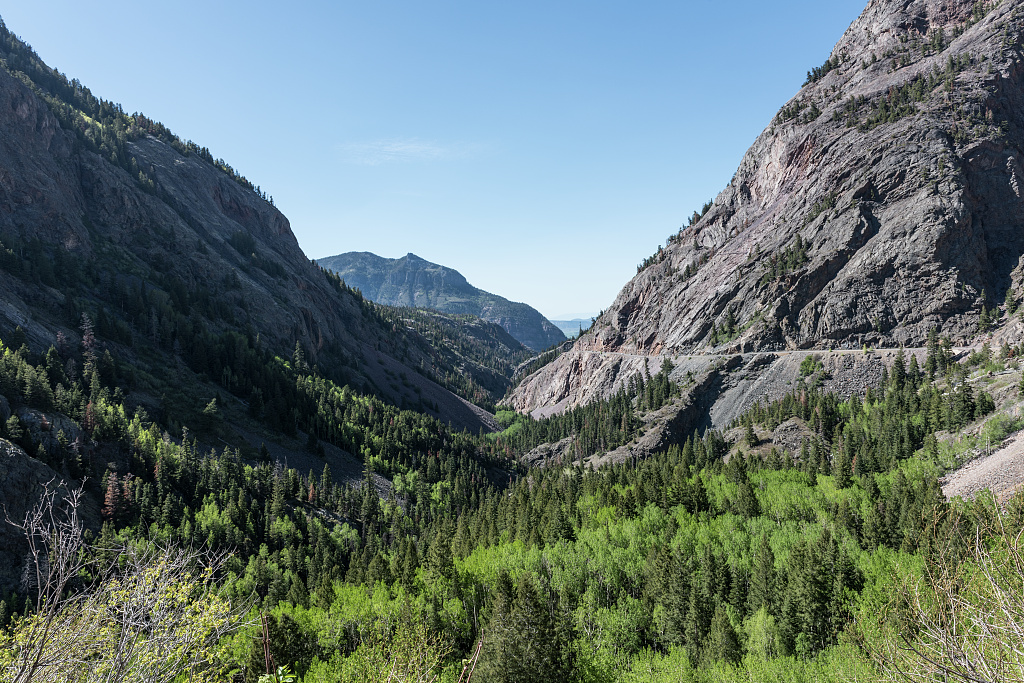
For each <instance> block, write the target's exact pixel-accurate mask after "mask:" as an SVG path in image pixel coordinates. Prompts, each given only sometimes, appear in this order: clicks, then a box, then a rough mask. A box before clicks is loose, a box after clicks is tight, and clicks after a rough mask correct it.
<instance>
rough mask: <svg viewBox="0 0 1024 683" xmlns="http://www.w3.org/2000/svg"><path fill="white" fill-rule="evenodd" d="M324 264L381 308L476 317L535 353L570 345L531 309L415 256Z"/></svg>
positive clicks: (357, 256) (360, 257) (342, 258)
mask: <svg viewBox="0 0 1024 683" xmlns="http://www.w3.org/2000/svg"><path fill="white" fill-rule="evenodd" d="M318 263H320V265H322V266H324V267H325V268H328V269H330V270H333V271H335V272H336V273H338V275H340V276H341V277H342V279H344V280H345V282H347V283H348V284H349V285H351V286H353V287H358V288H359V289H360V290H361V291H362V292H363V294H364V295H365V296H366V297H367V298H368V299H370V300H371V301H375V302H377V303H381V304H386V305H389V306H411V307H416V308H431V309H435V310H438V311H441V312H443V313H455V314H468V315H475V316H477V317H480V318H483V319H484V320H486V321H488V322H492V323H495V324H497V325H500V326H501V327H503V328H505V330H506V331H507V332H508V333H509V334H510V335H512V337H514V338H515V339H516V340H518V341H519V342H520V343H522V344H524V345H525V346H528V347H529V348H531V349H533V350H535V351H540V350H542V349H546V348H548V347H549V346H552V345H554V344H559V343H561V342H563V341H565V335H564V334H562V332H561V330H559V329H558V328H557V327H556V326H555V325H553V324H552V323H551V322H550V321H548V320H547V319H546V318H545V317H544V316H542V315H541V314H540V313H539V312H537V311H536V310H535V309H533V308H531V307H530V306H527V305H526V304H521V303H516V302H512V301H509V300H508V299H505V298H503V297H500V296H497V295H495V294H491V293H490V292H485V291H483V290H481V289H478V288H476V287H474V286H473V285H471V284H469V282H467V281H466V278H465V277H463V275H462V274H461V273H460V272H459V271H457V270H453V269H452V268H448V267H446V266H442V265H438V264H436V263H431V262H430V261H427V260H426V259H423V258H420V257H419V256H416V255H415V254H413V253H412V252H409V253H408V254H406V255H405V256H403V257H402V258H399V259H388V258H383V257H380V256H376V255H373V254H366V253H358V252H350V253H347V254H339V255H337V256H328V257H326V258H322V259H318Z"/></svg>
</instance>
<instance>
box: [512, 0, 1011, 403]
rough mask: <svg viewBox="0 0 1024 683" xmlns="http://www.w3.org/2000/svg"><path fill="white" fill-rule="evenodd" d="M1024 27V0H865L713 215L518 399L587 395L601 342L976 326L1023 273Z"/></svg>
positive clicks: (804, 340) (861, 338)
mask: <svg viewBox="0 0 1024 683" xmlns="http://www.w3.org/2000/svg"><path fill="white" fill-rule="evenodd" d="M1022 25H1024V15H1022V6H1021V3H1020V2H1007V1H1004V2H1001V3H993V2H976V1H974V0H945V1H943V2H939V1H936V0H913V1H909V2H907V1H902V0H901V1H899V2H897V1H894V0H871V2H870V3H869V4H868V6H867V8H866V9H865V10H864V12H863V13H862V14H861V16H860V17H859V18H858V19H857V20H856V21H855V22H854V23H853V24H852V25H851V26H850V28H849V29H848V30H847V31H846V33H845V34H844V35H843V36H842V38H841V39H840V40H839V42H838V43H837V44H836V46H835V48H834V50H833V51H832V54H831V55H830V57H829V60H828V61H827V62H826V63H825V64H824V65H823V66H822V67H819V68H818V69H815V70H814V71H813V72H812V73H811V74H809V77H808V83H807V84H806V85H805V86H804V87H803V89H801V90H800V92H799V93H797V95H796V96H795V97H794V98H793V99H792V100H790V101H789V102H788V103H787V104H786V105H785V106H784V107H783V108H782V110H781V111H780V112H779V113H778V115H777V116H776V117H775V118H774V119H773V120H772V122H771V123H770V124H769V126H768V127H767V128H766V129H765V131H764V132H763V133H762V134H761V135H760V136H759V137H758V139H757V140H756V141H755V143H754V144H753V146H752V147H751V148H750V150H749V151H748V152H747V154H746V155H745V157H744V159H743V161H742V163H741V164H740V167H739V169H738V170H737V171H736V174H735V176H734V177H733V178H732V180H731V181H730V182H729V184H728V186H727V187H726V188H725V189H724V190H723V191H722V192H721V193H720V194H719V195H718V197H716V198H715V200H714V204H713V206H712V207H711V208H710V210H709V211H708V212H707V213H706V214H705V215H704V216H703V217H702V218H701V219H700V220H699V221H698V222H696V223H695V224H694V225H692V226H690V227H688V228H686V229H684V230H682V231H680V232H679V233H678V234H676V235H673V236H671V237H670V239H669V243H668V246H667V247H666V248H664V249H662V250H661V251H660V252H659V253H658V254H656V255H655V257H654V258H652V259H651V263H650V265H648V267H647V268H645V269H644V270H643V271H642V272H640V273H639V274H638V275H637V276H636V277H635V278H634V279H633V280H632V281H631V282H629V283H627V284H626V286H625V287H624V288H623V289H622V291H621V292H620V293H619V295H618V297H617V298H616V299H615V301H614V303H612V305H611V306H610V307H609V308H608V310H607V311H605V312H604V314H603V315H602V316H600V318H599V319H598V320H597V323H596V324H595V325H594V327H593V329H592V330H591V332H589V333H588V334H586V335H584V336H583V337H582V338H581V339H580V341H578V342H577V343H576V345H575V347H574V350H573V352H571V353H567V354H563V356H561V357H560V358H559V359H558V360H557V361H556V362H555V363H553V364H551V365H550V366H548V367H546V368H544V369H542V370H541V371H539V373H538V374H536V375H535V376H533V377H532V378H530V379H529V380H527V381H526V382H524V384H523V386H522V387H521V388H520V390H519V391H518V392H517V393H516V395H515V396H514V397H513V403H514V404H515V405H516V406H517V407H518V408H520V409H524V410H536V409H537V408H540V407H542V406H544V405H548V406H551V405H555V404H559V405H574V404H576V403H578V402H580V401H581V400H583V396H584V395H585V394H586V393H587V391H588V390H592V389H591V385H592V382H591V377H597V375H594V374H592V373H590V374H588V372H587V371H585V370H580V367H581V364H588V363H589V364H590V365H592V366H595V367H598V368H600V369H599V370H597V371H596V372H598V373H604V374H608V373H609V363H610V362H611V361H609V360H608V359H607V358H600V357H599V358H598V359H594V358H592V357H591V356H589V355H587V354H593V353H597V354H599V355H600V354H604V353H608V352H613V353H626V354H637V355H659V354H665V355H679V354H686V353H695V352H697V353H709V352H710V353H721V352H733V351H741V350H745V351H754V350H774V349H793V348H823V347H833V346H856V347H858V348H859V347H860V346H861V345H862V344H868V345H875V346H879V347H891V346H895V345H901V344H902V345H907V346H920V345H921V344H922V343H923V340H924V339H925V337H926V335H927V333H928V330H930V329H931V328H933V327H937V328H938V329H939V330H940V332H941V333H942V334H945V335H950V336H951V337H952V338H953V339H954V341H962V340H966V339H967V338H968V337H970V336H972V335H973V334H974V333H975V332H976V331H977V328H978V320H979V316H980V314H981V311H982V309H983V307H985V308H986V309H987V310H991V309H993V308H994V307H996V306H997V305H998V304H999V303H1000V302H1002V301H1003V299H1004V297H1005V296H1006V293H1007V291H1011V292H1015V293H1016V292H1019V288H1020V286H1021V284H1022V270H1021V255H1022V254H1024V230H1022V229H1021V228H1022V224H1024V211H1022V210H1024V203H1022V199H1021V188H1020V184H1021V181H1022V174H1024V167H1022V166H1021V161H1020V159H1021V156H1022V152H1021V148H1022V143H1024V114H1022V112H1024V92H1022V87H1024V83H1022V64H1024V62H1022V59H1024V57H1022V51H1021V47H1022V42H1021V41H1022V34H1021V30H1022ZM612 374H614V375H615V377H613V378H612V381H611V383H610V385H612V386H614V385H616V384H617V383H618V382H619V381H621V378H622V376H623V375H622V373H612ZM607 379H608V378H607V377H606V378H605V380H604V383H605V384H609V383H608V382H607ZM574 387H575V388H574Z"/></svg>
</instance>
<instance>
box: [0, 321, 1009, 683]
mask: <svg viewBox="0 0 1024 683" xmlns="http://www.w3.org/2000/svg"><path fill="white" fill-rule="evenodd" d="M207 338H208V339H209V340H210V341H211V343H212V346H211V348H216V349H217V351H216V354H217V356H218V357H221V356H222V355H223V356H226V357H224V358H223V360H220V361H218V362H220V363H225V364H226V365H225V367H235V368H238V369H239V370H240V371H239V372H237V374H236V371H234V370H233V371H232V373H231V375H230V376H228V375H224V380H225V384H226V385H227V386H225V387H224V388H225V389H226V390H230V391H234V392H236V393H242V394H245V393H249V394H250V395H251V396H256V397H259V396H260V395H263V396H267V397H269V400H268V401H264V402H263V404H262V406H260V404H259V402H258V401H255V402H251V403H250V409H251V410H253V411H254V412H256V413H258V414H259V415H261V416H262V417H263V418H264V419H268V420H269V419H272V418H270V416H269V414H268V413H269V412H270V411H271V409H270V408H269V406H271V405H282V406H283V405H287V406H289V407H290V412H289V413H288V415H289V418H288V419H289V420H290V421H291V423H292V424H293V425H295V424H298V425H301V426H302V427H303V428H304V429H306V430H307V431H310V432H312V433H315V434H316V435H317V438H318V439H319V440H321V441H324V442H328V443H333V444H337V445H340V446H343V447H345V448H347V449H349V450H350V451H351V452H353V453H356V454H357V455H359V456H361V457H362V458H363V460H364V463H365V466H366V473H365V478H364V481H363V483H362V485H361V486H359V487H355V486H341V485H337V484H336V483H335V482H333V481H332V480H331V477H330V474H329V472H325V473H324V474H323V475H321V476H317V475H316V473H315V472H313V473H309V474H303V473H300V472H297V471H295V470H291V469H284V468H280V467H273V466H272V465H271V464H270V463H268V462H255V463H250V462H246V461H245V459H244V458H243V457H242V454H240V453H238V452H237V451H234V450H231V449H226V450H225V451H223V452H220V453H217V452H210V453H202V452H200V451H198V450H197V447H196V445H195V442H194V441H193V440H191V439H187V440H185V441H184V442H182V443H177V442H175V441H173V440H169V439H164V438H163V434H162V431H161V429H160V428H159V427H158V426H157V425H156V424H153V423H152V422H151V421H150V420H149V419H148V418H147V417H146V416H145V415H144V414H143V413H141V412H139V413H138V414H136V415H129V414H126V412H125V409H124V406H123V403H122V402H120V400H119V399H118V395H117V391H116V389H117V387H116V386H114V387H113V388H112V387H111V386H110V385H109V384H107V383H105V381H103V380H101V382H100V386H99V388H98V389H96V390H95V391H93V390H92V389H91V388H90V390H89V391H90V395H92V396H93V398H92V399H91V400H89V399H87V398H86V394H85V389H84V387H83V380H80V379H77V378H70V377H67V376H66V374H64V370H63V365H65V364H62V363H58V362H56V361H54V360H52V355H51V354H47V355H45V356H42V357H34V356H33V355H32V354H31V352H30V351H29V350H28V349H24V350H21V351H17V352H14V351H11V350H10V349H7V348H6V347H2V348H0V387H3V391H4V392H5V395H8V396H9V397H11V398H12V400H13V401H15V402H17V403H21V402H25V401H26V400H28V401H32V402H40V401H43V402H45V401H48V400H52V401H53V404H54V405H57V406H60V405H64V406H66V407H67V409H68V411H69V414H71V415H72V416H75V417H76V418H77V419H80V420H82V422H83V424H84V425H86V426H87V427H88V430H89V432H90V433H91V434H92V435H93V436H94V437H95V438H96V439H98V440H102V441H103V442H104V443H108V444H118V445H119V447H121V448H124V449H125V452H127V453H130V456H129V460H130V468H131V469H130V473H131V474H132V476H131V477H130V478H129V477H127V476H126V474H125V473H123V472H116V473H113V474H111V475H109V476H108V477H107V478H106V492H107V493H108V494H110V496H111V497H110V500H109V502H110V509H111V514H110V521H109V522H108V524H107V525H106V526H105V527H104V530H103V533H102V534H101V536H100V538H99V539H97V541H98V545H99V546H100V547H114V546H116V545H118V544H119V543H121V542H123V541H124V540H128V539H132V538H137V537H139V535H140V534H145V535H146V536H148V537H151V538H159V539H166V540H172V541H175V542H178V543H181V544H191V545H196V546H206V547H209V548H212V549H232V550H234V551H235V556H234V557H233V558H232V559H231V560H230V561H229V563H228V565H227V571H228V574H227V576H226V577H225V579H226V581H225V584H224V588H223V591H222V597H224V598H232V599H238V598H245V597H247V596H250V595H252V594H255V596H256V599H257V601H258V605H259V606H260V607H262V609H264V610H266V611H269V612H270V618H269V630H270V632H271V636H272V639H271V641H272V642H271V647H272V653H273V657H274V661H275V662H276V664H277V665H281V666H284V665H288V666H290V667H292V670H293V671H295V672H296V675H298V676H300V677H302V678H303V679H304V680H363V679H366V678H370V677H371V673H368V672H372V671H375V670H379V668H380V667H381V666H386V665H388V664H390V665H393V666H394V665H401V666H408V667H412V668H410V669H409V670H410V671H413V670H415V671H421V672H428V673H427V675H435V674H439V673H440V672H442V670H446V671H447V674H446V675H454V673H453V672H457V670H461V662H460V661H459V658H461V657H468V656H470V655H471V654H472V653H473V651H474V649H475V647H476V644H477V643H478V642H480V640H481V638H482V639H483V646H482V650H481V656H480V662H479V667H480V668H479V669H478V671H479V676H480V678H479V679H477V678H476V677H475V678H474V680H488V678H489V677H490V678H491V679H493V680H511V679H509V678H508V676H512V675H514V676H516V677H518V678H517V680H553V678H552V676H553V674H552V672H557V676H556V677H555V678H558V679H571V678H572V677H576V678H578V679H580V680H588V681H591V680H592V681H614V680H629V677H630V676H636V675H638V674H637V672H640V671H652V672H659V671H660V672H667V671H676V672H677V673H678V672H681V673H679V677H680V679H681V680H687V677H689V680H723V681H725V680H740V679H743V678H744V677H747V678H750V677H754V678H757V676H758V675H761V674H763V675H764V676H765V678H764V679H763V680H772V679H773V678H772V677H775V679H776V680H781V674H780V673H779V672H781V671H784V670H786V667H787V666H788V667H789V669H791V670H792V671H793V672H796V673H794V674H793V675H794V676H795V677H796V678H795V680H801V679H800V678H799V677H800V676H805V677H806V679H807V680H811V679H812V678H813V676H815V675H821V671H822V670H821V669H820V668H817V667H818V664H817V663H816V662H822V661H832V662H838V661H840V660H841V661H842V662H843V663H844V664H843V665H844V666H850V667H854V668H863V667H866V666H870V665H867V664H865V663H864V662H863V660H861V659H859V658H858V656H857V655H856V654H854V653H852V652H851V651H850V650H849V649H848V648H846V646H843V645H841V643H842V634H843V633H844V632H846V631H847V629H848V628H849V624H850V622H851V619H852V615H853V614H854V613H855V610H856V609H857V607H858V605H859V604H860V601H861V600H862V599H863V598H862V596H864V595H866V593H865V588H867V589H868V590H875V588H874V586H875V584H876V583H877V577H876V576H875V574H874V573H873V572H874V571H875V570H874V569H873V567H874V564H873V563H875V562H876V559H877V558H880V557H885V556H888V554H891V553H895V552H901V553H904V554H907V555H908V556H915V555H919V554H921V553H924V552H930V550H929V549H930V548H931V547H933V541H932V540H930V539H932V538H933V536H931V534H933V530H932V529H931V527H930V526H929V525H930V524H931V520H934V519H936V518H937V515H938V516H939V517H941V515H942V514H943V511H944V510H945V509H946V503H945V501H944V499H943V497H942V495H941V492H940V491H939V489H938V484H937V474H938V471H937V469H936V467H935V466H934V465H932V464H930V463H929V462H928V461H927V460H925V459H920V458H919V457H916V456H915V454H916V453H918V452H920V453H923V454H925V456H926V457H927V454H928V453H929V452H930V451H929V450H928V444H929V443H930V442H929V441H928V437H929V436H932V438H933V439H934V436H933V435H934V432H936V431H939V430H942V429H958V428H959V427H961V426H963V425H965V424H967V423H969V422H970V421H972V420H974V419H976V417H978V416H980V415H982V414H984V413H986V412H987V411H990V410H991V409H992V407H993V406H992V401H991V397H989V396H988V395H987V394H985V392H980V391H974V390H973V389H971V386H970V384H969V383H967V382H965V381H962V380H961V379H960V377H961V374H962V373H961V370H960V369H959V368H960V366H957V365H956V364H954V363H952V361H951V360H949V359H948V357H946V356H945V355H944V352H943V349H942V346H941V345H940V344H939V343H938V341H937V340H936V342H935V351H934V353H933V354H930V357H931V358H932V359H933V361H934V365H935V367H936V369H938V367H939V366H940V362H942V363H945V364H946V365H945V366H944V367H945V368H946V370H947V371H948V374H949V376H950V378H951V380H952V381H953V383H954V386H952V387H951V388H950V387H947V386H946V385H945V384H935V383H932V382H929V381H928V380H927V379H926V377H925V376H923V375H922V373H921V372H920V370H919V369H918V368H917V366H916V363H914V362H911V363H909V364H907V363H906V362H905V358H904V359H900V360H898V362H897V363H896V364H895V365H894V367H893V370H892V372H891V373H888V374H887V377H886V383H885V385H884V386H883V387H880V388H878V389H872V390H869V391H868V392H867V393H866V395H865V396H863V397H860V396H855V397H852V398H850V399H847V400H840V399H839V398H837V397H836V396H834V395H830V394H825V393H822V392H821V391H819V390H818V389H815V388H809V387H799V388H798V391H795V392H793V393H791V394H789V395H787V396H785V397H783V398H781V399H780V400H778V401H775V402H773V403H771V404H768V405H765V404H758V405H755V407H754V408H753V409H752V410H751V411H750V413H749V415H748V416H746V417H745V418H743V424H744V425H748V426H749V427H750V429H751V430H754V429H755V427H757V426H758V425H760V426H761V427H762V428H764V429H765V430H766V431H767V430H773V429H774V428H775V427H777V426H778V425H779V424H781V423H782V422H784V421H787V420H797V421H800V422H801V423H802V424H804V425H806V426H807V428H808V429H810V430H811V431H812V432H813V436H812V437H811V438H809V439H808V440H807V442H806V444H805V445H804V447H803V448H801V449H800V452H799V453H786V452H784V453H779V452H778V451H775V452H773V453H770V454H767V455H766V456H765V457H760V456H755V455H744V454H743V453H742V452H737V450H736V449H734V448H731V445H730V444H728V443H726V442H725V440H724V439H723V437H722V435H721V434H720V433H718V432H715V431H708V432H706V433H695V434H693V435H691V436H690V437H688V438H686V439H685V440H684V441H683V443H682V444H675V445H672V446H670V447H669V448H668V449H667V450H666V451H665V452H662V453H656V454H654V455H652V456H651V457H649V458H647V459H645V460H642V461H632V462H628V463H624V464H621V465H615V466H608V467H604V468H602V469H600V470H597V471H594V470H591V469H589V468H584V467H581V466H577V465H572V464H570V463H563V465H562V466H561V467H549V468H545V469H537V470H531V471H530V472H529V476H528V477H524V476H521V475H522V474H523V473H522V471H521V470H519V469H518V468H517V467H516V466H514V465H513V464H512V463H511V462H510V461H509V460H506V459H505V456H506V455H514V454H518V453H522V452H523V451H525V450H527V449H529V448H532V447H533V446H534V445H536V444H539V443H543V442H546V441H554V440H557V439H560V438H564V437H566V436H572V437H574V438H575V439H576V440H577V443H578V444H580V445H579V451H578V452H579V453H581V454H584V455H586V454H590V453H593V452H596V450H597V449H600V448H609V447H613V446H614V445H615V444H617V443H624V442H626V441H628V439H629V438H633V437H634V436H635V434H636V433H637V430H638V423H639V419H638V416H639V415H640V414H642V412H644V411H649V410H654V409H657V408H658V407H661V406H663V405H664V404H665V402H667V401H669V400H671V399H672V398H673V397H674V396H676V395H678V393H679V387H678V386H677V385H675V384H674V383H673V382H672V381H671V380H670V379H669V377H670V374H671V372H672V367H671V366H670V365H666V366H664V367H663V368H662V369H661V371H660V372H659V373H658V374H657V375H655V376H653V377H651V376H638V377H636V378H634V379H633V381H632V382H630V383H629V384H628V385H627V387H626V388H625V389H624V390H623V391H622V392H620V393H619V394H618V395H616V396H613V397H612V398H611V399H608V400H607V401H604V402H597V403H594V404H591V405H590V406H587V407H585V408H581V409H577V410H576V411H571V412H569V413H567V414H565V415H563V416H560V417H557V418H551V419H548V420H542V421H533V420H530V419H527V418H524V417H522V416H518V417H517V416H514V415H510V414H505V415H502V416H501V417H502V420H503V424H504V425H507V428H506V431H505V432H503V433H502V434H500V435H498V436H497V437H496V438H479V437H475V436H472V435H469V434H465V433H454V432H452V431H451V430H450V429H448V428H447V427H445V426H444V425H442V424H441V423H439V422H437V421H435V420H433V419H431V418H427V417H425V416H423V415H420V414H417V413H413V412H410V411H402V410H399V409H397V408H395V407H393V406H389V405H387V404H385V403H383V402H381V401H379V400H378V399H375V398H372V397H369V396H366V395H362V394H360V393H358V392H357V391H353V390H352V388H351V387H338V385H337V384H335V383H334V382H332V381H330V380H329V379H326V378H324V377H321V376H319V375H316V374H315V373H312V372H303V371H301V369H300V368H299V367H298V366H299V365H300V362H299V360H302V359H296V358H292V359H291V362H286V361H283V360H281V359H278V358H273V357H269V356H266V355H264V354H261V353H260V352H257V351H255V350H254V349H252V347H251V346H250V345H249V344H248V340H247V339H246V338H245V337H244V336H241V335H230V334H229V335H227V336H225V337H223V338H220V339H218V338H216V337H207ZM48 358H49V359H50V360H49V361H48V360H47V359H48ZM207 362H209V361H207ZM97 365H101V363H100V362H99V361H97ZM32 375H35V376H36V377H38V378H42V379H40V380H39V382H38V383H37V384H38V386H45V387H49V389H50V390H51V392H52V396H53V398H52V399H50V398H49V396H50V393H48V392H46V391H45V390H44V391H38V390H32V391H29V390H28V389H29V388H30V386H31V384H30V383H28V382H26V378H27V377H30V376H32ZM940 381H942V382H944V381H945V380H940ZM65 382H66V384H65ZM68 387H70V388H68ZM264 390H266V392H267V393H263V392H264ZM6 392H10V393H6ZM69 397H76V398H74V399H73V400H72V399H70V398H69ZM278 401H280V402H281V403H280V404H278V403H277V402H278ZM208 403H209V395H207V397H206V398H205V399H204V401H203V403H202V404H201V405H200V408H201V407H202V405H204V404H206V405H208ZM254 403H255V407H254ZM216 405H218V406H219V405H220V401H218V402H217V404H216ZM13 426H14V427H15V428H17V427H18V425H17V424H15V425H13ZM284 428H285V425H283V426H282V429H284ZM26 431H27V430H26ZM755 435H756V431H755ZM28 438H31V435H29V437H28ZM32 445H33V451H34V450H35V448H34V447H35V446H36V444H35V443H33V444H32ZM62 448H65V449H66V448H67V447H66V446H62ZM730 451H732V453H731V455H730V457H729V458H728V463H726V462H725V461H724V456H725V455H726V454H727V453H729V452H730ZM45 457H47V458H49V459H50V460H51V461H52V462H53V463H54V464H57V465H60V464H61V463H63V462H68V463H69V464H70V463H72V462H73V453H71V452H66V451H54V452H49V453H47V454H46V456H45ZM81 467H86V468H87V467H88V463H83V464H82V465H81ZM374 473H377V474H384V475H386V476H388V477H389V478H390V479H391V481H392V482H393V486H394V488H393V494H392V496H393V497H389V498H383V499H382V498H380V497H379V496H378V494H377V491H376V489H375V484H374V482H375V479H374V478H373V474H374ZM403 615H404V616H403ZM524 633H527V634H534V636H533V637H531V638H526V637H523V635H522V634H524ZM257 635H258V634H257V633H256V632H255V629H254V630H252V631H249V632H246V633H243V634H240V635H239V636H238V637H237V638H235V639H233V640H232V641H231V658H232V659H233V661H234V662H235V663H236V664H237V665H238V666H239V667H241V669H242V670H243V672H244V676H245V679H246V681H248V682H249V683H255V682H256V680H257V679H258V677H259V675H261V674H263V673H265V667H264V664H263V662H264V659H263V650H262V645H261V643H260V640H259V638H258V637H257ZM844 648H845V649H844ZM399 653H405V654H403V655H401V657H399ZM837 658H838V659H837ZM403 662H404V663H403ZM396 663H398V664H396ZM837 665H838V664H837ZM416 667H420V668H416ZM517 667H518V668H517ZM487 672H490V673H487ZM661 675H663V674H662V673H652V674H651V676H652V680H657V676H661ZM664 675H668V674H664ZM503 676H504V677H505V678H502V677H503ZM544 676H547V678H546V679H545V678H544ZM370 680H374V679H373V678H370ZM758 680H762V679H759V678H758ZM826 680H827V678H826Z"/></svg>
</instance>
